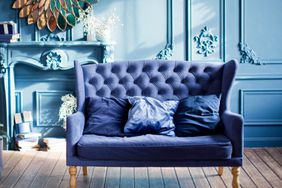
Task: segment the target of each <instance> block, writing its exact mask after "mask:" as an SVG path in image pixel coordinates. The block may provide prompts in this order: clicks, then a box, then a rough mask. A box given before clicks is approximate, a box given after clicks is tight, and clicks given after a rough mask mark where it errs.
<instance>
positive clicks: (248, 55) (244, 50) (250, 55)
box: [238, 0, 282, 65]
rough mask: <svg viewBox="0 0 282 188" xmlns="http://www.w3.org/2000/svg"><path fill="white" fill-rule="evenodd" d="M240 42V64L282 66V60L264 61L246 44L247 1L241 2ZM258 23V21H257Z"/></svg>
mask: <svg viewBox="0 0 282 188" xmlns="http://www.w3.org/2000/svg"><path fill="white" fill-rule="evenodd" d="M239 9H240V11H239V15H240V39H239V40H240V42H239V44H238V49H239V52H240V55H241V59H240V63H250V64H252V65H271V64H282V59H263V58H261V57H259V56H257V55H256V53H255V51H254V50H253V49H251V48H250V47H249V46H248V45H247V42H246V32H245V30H246V28H245V27H246V0H240V8H239ZM256 21H257V20H256Z"/></svg>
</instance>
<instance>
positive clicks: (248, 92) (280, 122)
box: [239, 89, 282, 126]
mask: <svg viewBox="0 0 282 188" xmlns="http://www.w3.org/2000/svg"><path fill="white" fill-rule="evenodd" d="M277 94H279V95H281V97H282V90H278V89H275V90H274V89H267V90H266V89H264V90H258V89H240V102H239V111H240V114H242V115H243V116H244V124H245V125H262V126H263V125H282V118H281V119H280V118H279V119H271V120H270V119H263V118H256V119H248V118H246V117H245V116H246V109H245V101H246V99H245V97H246V95H277ZM281 108H282V107H281ZM258 110H261V109H258Z"/></svg>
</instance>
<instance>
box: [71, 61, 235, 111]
mask: <svg viewBox="0 0 282 188" xmlns="http://www.w3.org/2000/svg"><path fill="white" fill-rule="evenodd" d="M236 64H237V63H236V61H235V60H232V61H229V62H228V63H203V62H188V61H164V60H145V61H126V62H114V63H108V64H88V65H80V64H79V63H78V62H76V63H75V67H76V77H77V82H76V88H77V93H76V95H77V98H78V110H80V111H82V110H83V109H84V100H85V98H86V97H110V96H114V97H126V96H150V97H154V98H157V99H160V100H168V99H175V100H179V99H182V98H185V97H187V96H189V95H208V94H216V95H218V96H219V95H221V106H220V110H221V111H222V110H225V109H226V108H227V106H228V105H227V103H226V100H227V97H228V92H229V89H230V86H231V84H232V81H233V79H234V75H235V70H236Z"/></svg>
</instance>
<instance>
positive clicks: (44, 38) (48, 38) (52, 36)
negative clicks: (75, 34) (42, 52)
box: [40, 33, 64, 42]
mask: <svg viewBox="0 0 282 188" xmlns="http://www.w3.org/2000/svg"><path fill="white" fill-rule="evenodd" d="M40 41H44V42H47V41H64V38H63V37H59V36H58V35H57V34H54V33H50V34H48V35H46V36H42V37H41V38H40Z"/></svg>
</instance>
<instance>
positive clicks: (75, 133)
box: [66, 111, 85, 160]
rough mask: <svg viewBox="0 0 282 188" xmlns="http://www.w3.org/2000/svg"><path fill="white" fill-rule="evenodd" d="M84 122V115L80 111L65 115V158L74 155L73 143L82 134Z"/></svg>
mask: <svg viewBox="0 0 282 188" xmlns="http://www.w3.org/2000/svg"><path fill="white" fill-rule="evenodd" d="M84 124H85V117H84V114H83V113H82V112H80V111H78V112H76V113H74V114H72V115H70V116H68V117H67V132H66V137H67V160H68V158H69V157H72V156H75V155H76V148H75V145H76V144H77V142H78V141H79V139H80V138H81V136H82V133H83V129H84Z"/></svg>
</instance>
